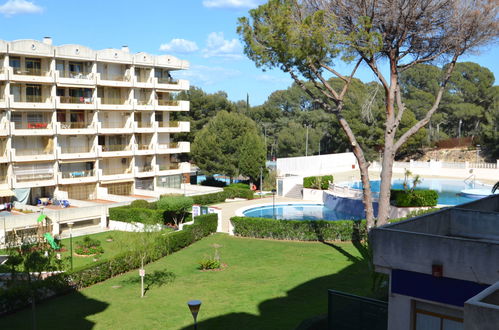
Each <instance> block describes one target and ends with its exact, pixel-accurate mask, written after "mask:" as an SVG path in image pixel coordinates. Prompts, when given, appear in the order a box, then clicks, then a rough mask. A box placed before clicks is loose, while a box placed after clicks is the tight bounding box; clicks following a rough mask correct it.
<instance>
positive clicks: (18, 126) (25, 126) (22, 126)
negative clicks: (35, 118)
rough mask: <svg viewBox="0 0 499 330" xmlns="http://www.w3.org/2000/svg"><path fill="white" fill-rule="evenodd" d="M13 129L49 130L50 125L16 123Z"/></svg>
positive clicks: (43, 123) (46, 123) (44, 123)
mask: <svg viewBox="0 0 499 330" xmlns="http://www.w3.org/2000/svg"><path fill="white" fill-rule="evenodd" d="M14 128H15V129H51V128H52V125H51V123H49V122H21V123H20V122H16V123H15V124H14Z"/></svg>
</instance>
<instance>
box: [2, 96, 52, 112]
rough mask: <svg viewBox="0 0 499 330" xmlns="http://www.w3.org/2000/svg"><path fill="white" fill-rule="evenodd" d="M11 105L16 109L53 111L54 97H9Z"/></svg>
mask: <svg viewBox="0 0 499 330" xmlns="http://www.w3.org/2000/svg"><path fill="white" fill-rule="evenodd" d="M9 99H10V101H9V104H10V107H11V108H14V109H53V108H54V100H53V99H52V97H50V96H49V97H42V96H40V95H23V96H22V97H21V99H15V98H14V96H13V95H10V96H9Z"/></svg>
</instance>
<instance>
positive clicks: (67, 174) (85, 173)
mask: <svg viewBox="0 0 499 330" xmlns="http://www.w3.org/2000/svg"><path fill="white" fill-rule="evenodd" d="M94 173H95V172H94V170H73V171H62V172H61V175H62V178H63V179H75V178H87V177H91V176H94V175H95V174H94Z"/></svg>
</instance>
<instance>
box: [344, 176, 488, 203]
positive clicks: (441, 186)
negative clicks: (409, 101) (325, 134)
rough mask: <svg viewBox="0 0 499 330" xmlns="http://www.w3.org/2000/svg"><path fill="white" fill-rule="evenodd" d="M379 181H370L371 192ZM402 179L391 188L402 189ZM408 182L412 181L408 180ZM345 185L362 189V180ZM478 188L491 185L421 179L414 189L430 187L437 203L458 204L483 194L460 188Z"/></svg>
mask: <svg viewBox="0 0 499 330" xmlns="http://www.w3.org/2000/svg"><path fill="white" fill-rule="evenodd" d="M380 183H381V181H379V180H377V181H371V189H372V191H373V192H379V188H380ZM403 183H404V180H402V179H397V180H393V181H392V188H393V189H404V186H403ZM409 184H412V182H411V181H410V180H409ZM345 185H347V186H349V187H350V188H353V189H362V182H360V181H356V182H350V183H345ZM471 188H475V189H480V191H483V192H486V191H488V192H489V193H490V191H491V189H492V186H489V185H485V184H482V183H479V182H475V184H474V185H472V184H469V183H468V184H467V183H465V182H464V181H462V180H452V179H423V182H421V183H420V184H418V185H417V187H416V189H432V190H436V191H437V192H438V204H441V205H459V204H463V203H468V202H471V201H474V200H476V198H481V197H484V196H475V198H473V197H472V195H469V194H468V195H463V194H461V191H462V190H465V189H471Z"/></svg>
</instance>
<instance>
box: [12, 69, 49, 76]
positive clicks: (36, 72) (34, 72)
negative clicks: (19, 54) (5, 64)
mask: <svg viewBox="0 0 499 330" xmlns="http://www.w3.org/2000/svg"><path fill="white" fill-rule="evenodd" d="M13 72H14V74H18V75H23V76H46V75H47V74H48V73H49V72H50V71H49V70H42V69H36V68H25V69H21V68H13Z"/></svg>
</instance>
